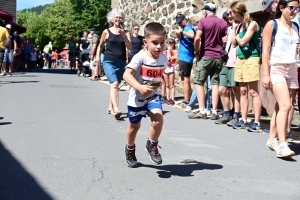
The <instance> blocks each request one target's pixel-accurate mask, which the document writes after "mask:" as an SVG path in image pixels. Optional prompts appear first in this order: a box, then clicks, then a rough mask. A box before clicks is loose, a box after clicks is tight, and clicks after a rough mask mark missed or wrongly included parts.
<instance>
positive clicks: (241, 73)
mask: <svg viewBox="0 0 300 200" xmlns="http://www.w3.org/2000/svg"><path fill="white" fill-rule="evenodd" d="M259 72H260V57H251V58H247V59H239V58H237V59H236V63H235V69H234V81H236V82H240V83H249V82H253V81H258V80H259Z"/></svg>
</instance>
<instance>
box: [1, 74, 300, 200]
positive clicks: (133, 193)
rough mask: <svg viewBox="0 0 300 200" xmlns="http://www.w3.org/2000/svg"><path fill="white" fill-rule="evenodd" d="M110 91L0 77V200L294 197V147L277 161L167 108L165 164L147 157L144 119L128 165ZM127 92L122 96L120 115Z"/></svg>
mask: <svg viewBox="0 0 300 200" xmlns="http://www.w3.org/2000/svg"><path fill="white" fill-rule="evenodd" d="M108 94H109V86H108V85H107V84H104V83H101V82H94V81H89V80H88V79H87V78H82V77H81V78H78V77H77V76H76V75H75V74H70V73H69V70H64V69H60V70H39V71H37V72H32V73H16V74H14V75H13V77H1V78H0V97H1V98H0V199H1V200H10V199H12V200H19V199H20V200H23V199H26V200H27V199H28V200H35V199H42V200H48V199H62V200H65V199H66V200H77V199H80V200H82V199H87V200H89V199H131V200H132V199H230V200H232V199H264V200H265V199H272V200H273V199H295V200H297V199H300V176H299V173H300V165H299V163H298V162H300V156H299V154H300V149H299V147H298V144H295V143H291V144H290V146H291V148H292V149H293V150H294V151H295V152H296V154H297V155H296V156H295V157H294V158H293V159H290V160H282V159H278V158H276V156H275V153H274V152H271V151H268V150H266V149H265V143H266V140H267V136H266V135H263V134H260V133H250V132H247V131H245V130H233V129H232V128H229V127H227V126H226V125H215V124H214V123H213V121H211V120H190V119H188V118H187V114H186V113H185V112H183V111H182V110H179V109H176V108H173V107H170V106H164V111H165V124H164V128H163V132H162V135H161V138H160V142H159V144H160V146H162V148H161V149H160V152H161V154H162V157H163V164H162V165H160V166H157V165H153V164H152V163H151V162H150V160H149V157H148V155H146V153H145V151H144V147H145V144H146V139H147V137H148V131H149V127H150V125H151V124H150V120H149V118H146V119H143V122H142V128H141V130H140V131H139V133H138V136H137V140H136V146H137V152H136V154H137V159H138V161H139V165H138V168H134V169H131V168H128V167H127V165H126V163H125V161H124V160H125V156H124V145H125V131H126V128H127V124H128V119H127V118H126V115H123V118H122V120H119V121H116V120H115V119H114V117H113V116H111V115H108V114H107V112H106V111H107V105H108ZM127 98H128V93H127V92H126V91H122V92H120V108H121V109H122V111H123V112H126V102H127Z"/></svg>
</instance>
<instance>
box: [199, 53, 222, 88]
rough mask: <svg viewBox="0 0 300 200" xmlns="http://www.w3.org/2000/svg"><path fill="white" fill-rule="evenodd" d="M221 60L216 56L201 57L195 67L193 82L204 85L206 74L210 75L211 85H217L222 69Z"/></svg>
mask: <svg viewBox="0 0 300 200" xmlns="http://www.w3.org/2000/svg"><path fill="white" fill-rule="evenodd" d="M222 64H223V61H222V60H221V59H217V58H206V57H203V58H202V59H201V60H200V61H199V62H198V63H197V66H196V68H195V78H194V83H195V84H198V85H202V86H203V85H204V83H205V82H206V80H207V77H208V75H210V78H211V80H210V83H211V85H219V81H220V80H219V75H220V72H221V70H222Z"/></svg>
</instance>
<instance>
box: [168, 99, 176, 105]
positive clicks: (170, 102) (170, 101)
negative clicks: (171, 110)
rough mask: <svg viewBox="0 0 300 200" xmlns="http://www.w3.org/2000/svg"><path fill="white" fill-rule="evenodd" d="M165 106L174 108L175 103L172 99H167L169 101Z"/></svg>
mask: <svg viewBox="0 0 300 200" xmlns="http://www.w3.org/2000/svg"><path fill="white" fill-rule="evenodd" d="M167 104H168V105H170V106H174V104H175V102H174V101H173V100H172V99H169V101H167Z"/></svg>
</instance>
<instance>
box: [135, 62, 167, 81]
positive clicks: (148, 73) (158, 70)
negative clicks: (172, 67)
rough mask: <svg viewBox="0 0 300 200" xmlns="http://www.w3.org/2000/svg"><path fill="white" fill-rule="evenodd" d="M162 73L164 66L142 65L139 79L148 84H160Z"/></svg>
mask: <svg viewBox="0 0 300 200" xmlns="http://www.w3.org/2000/svg"><path fill="white" fill-rule="evenodd" d="M163 73H164V65H157V66H153V65H145V64H144V65H142V67H141V73H140V75H141V77H142V78H143V80H145V81H150V82H160V81H161V77H162V75H163Z"/></svg>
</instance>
